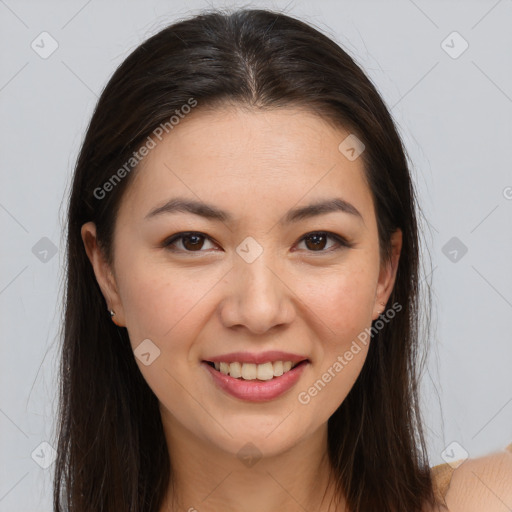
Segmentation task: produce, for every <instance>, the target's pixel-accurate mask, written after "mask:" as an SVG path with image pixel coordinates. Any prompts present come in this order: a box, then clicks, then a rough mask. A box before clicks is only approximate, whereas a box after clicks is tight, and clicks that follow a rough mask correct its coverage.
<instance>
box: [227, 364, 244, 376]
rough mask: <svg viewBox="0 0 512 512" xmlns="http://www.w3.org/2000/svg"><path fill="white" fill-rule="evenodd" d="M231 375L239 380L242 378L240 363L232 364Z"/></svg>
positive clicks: (230, 366) (230, 367)
mask: <svg viewBox="0 0 512 512" xmlns="http://www.w3.org/2000/svg"><path fill="white" fill-rule="evenodd" d="M229 375H231V377H235V379H239V378H240V377H241V376H242V365H241V364H240V363H231V364H230V365H229Z"/></svg>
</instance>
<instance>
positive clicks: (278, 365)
mask: <svg viewBox="0 0 512 512" xmlns="http://www.w3.org/2000/svg"><path fill="white" fill-rule="evenodd" d="M283 373H284V369H283V361H276V362H275V363H274V377H279V376H281V375H283Z"/></svg>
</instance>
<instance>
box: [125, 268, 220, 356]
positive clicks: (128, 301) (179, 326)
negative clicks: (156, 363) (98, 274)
mask: <svg viewBox="0 0 512 512" xmlns="http://www.w3.org/2000/svg"><path fill="white" fill-rule="evenodd" d="M224 273H225V270H224V271H222V269H220V268H218V269H214V268H213V267H210V268H209V269H208V270H205V269H203V270H202V271H200V270H198V269H192V268H188V269H176V268H173V269H171V268H170V266H165V265H162V263H149V262H148V261H147V260H146V261H143V260H142V261H139V262H138V261H137V260H136V259H134V260H132V264H131V265H125V268H124V272H122V273H120V280H119V281H120V283H122V285H121V286H120V287H119V291H120V296H121V301H122V303H123V309H124V313H125V320H126V325H127V329H128V332H129V334H130V339H131V341H132V344H134V345H136V344H137V342H138V341H137V340H143V339H146V338H149V339H152V340H154V341H155V343H157V344H158V346H160V347H162V348H164V347H165V346H166V345H169V343H171V344H172V347H173V348H176V342H177V340H188V339H194V335H195V334H197V333H199V331H200V329H201V328H202V325H201V321H200V319H201V318H204V317H205V315H206V314H207V313H206V311H205V310H204V308H205V306H206V305H207V303H208V293H209V292H211V291H212V290H213V289H214V287H215V285H216V284H218V283H219V281H221V280H222V277H223V274H224ZM196 331H197V333H196Z"/></svg>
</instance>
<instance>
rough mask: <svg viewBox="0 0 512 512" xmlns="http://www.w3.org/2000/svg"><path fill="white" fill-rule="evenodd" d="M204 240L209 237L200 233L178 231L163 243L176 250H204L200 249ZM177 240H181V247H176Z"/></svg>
mask: <svg viewBox="0 0 512 512" xmlns="http://www.w3.org/2000/svg"><path fill="white" fill-rule="evenodd" d="M206 240H209V238H208V237H207V236H206V235H203V234H202V233H178V234H177V235H174V236H172V237H171V238H170V239H169V240H167V241H166V242H164V244H163V245H164V247H167V248H169V250H171V251H176V252H180V251H181V252H205V251H202V249H203V247H204V244H205V241H206ZM178 242H181V246H182V247H177V245H178Z"/></svg>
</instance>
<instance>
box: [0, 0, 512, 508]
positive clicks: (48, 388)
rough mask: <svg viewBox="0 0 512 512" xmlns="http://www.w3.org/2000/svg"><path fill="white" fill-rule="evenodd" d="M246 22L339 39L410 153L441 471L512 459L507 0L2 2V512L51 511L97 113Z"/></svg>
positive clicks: (511, 82) (511, 134) (426, 385)
mask: <svg viewBox="0 0 512 512" xmlns="http://www.w3.org/2000/svg"><path fill="white" fill-rule="evenodd" d="M239 6H245V7H268V8H271V9H277V10H284V11H285V12H286V13H288V14H290V15H292V16H297V17H299V18H301V19H303V20H304V21H308V22H311V23H312V24H313V25H314V26H316V27H317V28H319V29H320V30H322V31H323V32H324V33H326V34H327V35H329V36H331V37H332V38H333V39H335V40H336V41H337V42H338V43H339V44H341V45H342V46H343V47H344V48H345V50H346V51H347V52H348V53H349V54H350V55H352V56H353V57H354V58H355V60H356V61H357V62H358V63H359V64H360V65H361V66H362V67H363V69H364V70H365V71H366V72H367V73H368V75H369V77H370V78H371V80H372V81H373V82H374V83H375V85H376V86H377V88H378V90H379V92H380V93H381V95H382V96H383V98H384V100H385V102H386V104H387V105H388V106H389V108H390V109H391V113H392V115H393V118H394V120H395V122H396V123H397V126H398V128H399V131H400V134H401V136H402V137H403V140H404V142H405V144H406V148H407V151H408V154H409V156H410V159H411V162H412V173H413V178H414V181H415V184H416V188H417V191H418V195H419V200H420V204H421V208H422V210H423V217H422V221H421V222H422V229H423V231H424V233H425V236H424V238H425V249H424V250H423V279H424V282H425V283H426V282H431V286H432V294H433V302H434V309H433V317H432V324H433V327H432V333H431V337H430V340H429V343H430V355H429V359H428V363H427V368H426V371H425V373H424V375H423V377H422V381H421V382H422V400H423V413H424V417H425V421H426V427H427V428H426V430H427V435H428V444H429V455H430V458H431V464H432V465H435V464H439V463H442V462H444V461H449V458H450V457H453V458H455V459H457V458H462V457H465V456H470V457H478V456H481V455H484V454H487V453H489V452H494V451H498V450H502V449H504V448H505V446H506V445H507V444H509V443H511V442H512V372H511V368H512V336H511V321H512V144H511V140H512V31H511V30H510V26H511V24H512V1H511V0H499V1H496V0H492V1H483V0H480V1H464V2H462V1H457V2H456V1H451V2H447V1H427V0H415V1H413V0H396V1H386V2H384V1H339V0H337V1H334V0H333V1H328V0H315V1H298V0H297V1H291V2H288V1H286V2H280V1H275V2H263V1H259V2H252V3H245V4H241V3H237V2H223V3H221V2H215V1H213V2H204V1H190V2H184V1H174V0H172V1H171V0H167V1H163V0H144V1H131V2H129V1H126V0H124V1H121V0H116V1H114V0H108V1H100V0H89V1H87V0H78V1H75V0H73V1H69V0H67V1H64V0H61V1H31V2H29V1H21V0H0V61H1V66H0V147H1V153H0V155H1V166H0V169H1V170H0V172H1V187H0V226H1V230H2V231H1V233H2V244H1V266H0V314H1V324H0V325H1V335H2V343H1V347H2V352H1V354H2V357H1V359H0V383H1V388H0V389H1V391H0V392H1V394H0V433H1V435H0V453H1V468H0V511H8V512H17V511H20V512H21V511H23V512H26V511H28V510H38V511H40V512H44V511H50V510H52V506H51V491H52V488H51V486H52V479H53V476H52V471H53V469H54V465H53V463H52V462H53V457H52V449H53V448H52V446H51V444H52V439H53V435H54V426H55V415H56V410H57V401H56V397H57V379H56V369H57V363H58V358H59V346H60V345H59V343H60V341H59V338H58V331H59V326H60V324H61V319H62V309H61V293H62V266H63V262H64V256H65V254H64V250H65V245H64V236H63V229H64V217H65V210H66V202H67V197H66V194H67V192H68V187H69V184H70V178H71V175H72V170H73V166H74V163H75V159H76V156H77V152H78V149H79V147H80V143H81V141H82V138H83V136H84V133H85V130H86V128H87V124H88V122H89V119H90V116H91V114H92V111H93V108H94V106H95V103H96V101H97V97H98V96H99V94H100V93H101V91H102V89H103V87H104V86H105V84H106V82H107V81H108V79H109V78H110V76H111V74H112V73H113V71H114V70H115V68H116V67H117V66H118V65H119V64H120V63H121V62H122V60H123V59H124V58H125V57H126V56H127V55H128V54H129V53H130V52H131V51H132V50H133V49H134V48H135V47H136V46H138V45H139V44H140V43H141V42H142V41H143V40H145V39H146V38H147V37H149V36H150V35H152V34H154V33H156V32H157V31H158V30H160V29H161V28H163V27H164V26H165V25H167V24H169V23H171V22H172V21H174V20H176V19H178V18H182V17H187V16H189V15H191V14H196V13H198V12H199V11H200V10H201V9H203V8H212V7H239ZM42 33H45V34H42ZM41 41H42V42H41ZM52 50H53V53H51V54H50V55H48V53H50V52H51V51H52ZM45 52H46V53H45ZM47 443H48V444H47ZM45 466H47V467H45Z"/></svg>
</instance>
